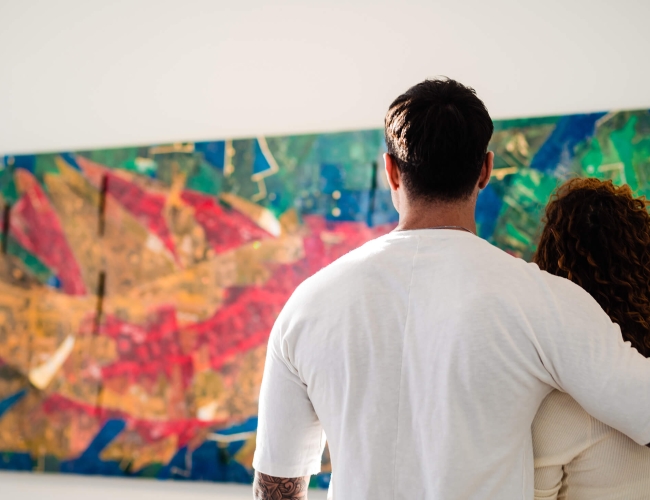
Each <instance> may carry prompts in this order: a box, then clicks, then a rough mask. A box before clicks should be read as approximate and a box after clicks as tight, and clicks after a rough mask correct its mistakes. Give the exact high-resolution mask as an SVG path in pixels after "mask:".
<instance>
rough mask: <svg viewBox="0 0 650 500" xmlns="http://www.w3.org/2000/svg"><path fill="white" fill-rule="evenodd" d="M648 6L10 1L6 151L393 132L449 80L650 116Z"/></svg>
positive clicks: (601, 1)
mask: <svg viewBox="0 0 650 500" xmlns="http://www.w3.org/2000/svg"><path fill="white" fill-rule="evenodd" d="M649 19H650V1H648V0H617V1H616V2H612V1H610V0H538V1H536V2H532V1H527V0H492V1H487V0H465V1H459V0H447V1H444V2H442V1H436V0H430V1H427V2H423V1H416V0H402V1H399V2H398V1H393V2H386V1H382V0H373V1H370V0H347V1H344V0H311V1H310V0H295V1H290V0H278V1H274V2H270V1H262V0H230V1H228V2H225V1H222V0H178V1H166V0H111V1H106V0H0V153H19V152H35V151H48V150H66V149H79V148H88V147H99V146H120V145H128V144H148V143H156V142H169V141H178V140H198V139H210V138H212V139H217V138H225V137H241V136H251V135H257V134H285V133H301V132H309V131H330V130H346V129H354V128H369V127H380V126H381V125H382V120H383V115H384V112H385V110H386V108H387V107H388V105H389V103H390V102H391V100H392V99H393V98H394V97H396V96H397V95H398V94H400V93H401V92H402V91H404V90H406V88H408V87H409V86H411V85H412V84H414V83H416V82H418V81H420V80H422V79H424V78H426V77H432V76H436V75H448V76H450V77H454V78H456V79H458V80H461V81H462V82H464V83H466V84H469V85H471V86H473V87H475V88H476V90H477V91H478V93H479V95H480V96H481V97H482V98H483V99H484V100H485V102H486V104H487V105H488V108H489V109H490V111H491V113H492V115H493V116H494V117H496V118H499V117H516V116H530V115H547V114H557V113H567V112H576V111H594V110H605V109H621V108H640V107H650V87H649V86H648V83H649V82H650V64H648V58H649V56H650V28H649V27H648V20H649Z"/></svg>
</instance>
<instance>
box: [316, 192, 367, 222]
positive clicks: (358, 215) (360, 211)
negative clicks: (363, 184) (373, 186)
mask: <svg viewBox="0 0 650 500" xmlns="http://www.w3.org/2000/svg"><path fill="white" fill-rule="evenodd" d="M340 193H341V197H340V198H339V199H338V200H336V205H335V206H333V208H332V209H331V210H329V211H328V212H327V213H326V214H325V219H326V220H328V221H356V222H366V221H367V217H368V212H369V209H370V191H351V190H341V191H340ZM336 209H338V211H336Z"/></svg>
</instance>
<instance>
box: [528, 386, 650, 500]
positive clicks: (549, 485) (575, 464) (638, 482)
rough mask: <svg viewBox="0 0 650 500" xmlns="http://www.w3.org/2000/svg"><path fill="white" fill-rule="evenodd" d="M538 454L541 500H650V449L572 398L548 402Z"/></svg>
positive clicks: (538, 425) (538, 429) (556, 396)
mask: <svg viewBox="0 0 650 500" xmlns="http://www.w3.org/2000/svg"><path fill="white" fill-rule="evenodd" d="M603 404H607V402H606V401H603ZM533 448H534V452H535V499H536V500H537V499H539V500H541V499H544V500H548V499H549V498H551V499H556V498H558V499H560V498H561V499H566V500H603V499H608V500H613V499H621V500H623V499H624V500H634V499H639V500H642V499H643V500H648V499H650V448H647V447H644V446H640V445H638V444H636V443H635V442H634V441H632V440H631V439H630V438H628V437H627V436H625V435H624V434H621V433H620V432H618V431H617V430H614V429H612V428H611V427H609V426H607V425H605V424H603V423H602V422H600V421H598V420H596V419H595V418H593V417H592V416H591V415H589V414H588V413H587V412H586V411H585V410H583V409H582V407H581V406H580V405H579V404H578V403H577V402H576V401H575V400H574V399H573V398H572V397H571V396H569V395H568V394H565V393H563V392H560V391H553V392H551V394H549V395H548V396H547V397H546V399H545V400H544V401H543V402H542V405H541V406H540V408H539V411H538V412H537V416H536V417H535V421H534V422H533Z"/></svg>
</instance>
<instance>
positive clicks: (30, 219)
mask: <svg viewBox="0 0 650 500" xmlns="http://www.w3.org/2000/svg"><path fill="white" fill-rule="evenodd" d="M16 177H17V183H18V184H19V185H20V187H21V189H22V190H23V194H22V196H21V198H20V199H19V200H18V202H17V203H16V204H15V205H14V206H13V208H12V210H11V221H10V231H11V235H12V236H13V237H14V238H15V239H16V241H18V243H20V245H22V246H23V247H24V248H25V249H26V250H27V251H28V252H30V253H32V254H34V255H35V256H36V257H38V258H39V259H40V260H41V262H43V263H44V264H45V265H46V266H47V267H49V268H50V269H51V270H52V271H53V272H54V274H55V275H56V276H57V277H58V278H59V280H60V281H61V288H62V289H63V291H64V292H65V293H67V294H69V295H84V294H85V293H86V286H85V285H84V282H83V278H82V277H81V269H80V268H79V265H78V264H77V261H76V259H75V256H74V253H73V252H72V250H71V249H70V247H69V246H68V242H67V240H66V237H65V234H64V232H63V229H62V227H61V223H60V222H59V217H58V215H57V213H56V211H55V210H54V209H53V208H52V205H50V201H49V200H48V198H47V196H46V195H45V193H44V192H43V189H42V188H41V186H40V184H39V183H38V181H37V180H36V179H35V178H34V176H33V175H32V174H31V173H30V172H28V171H27V170H23V169H18V170H17V171H16Z"/></svg>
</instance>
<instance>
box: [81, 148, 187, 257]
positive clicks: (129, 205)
mask: <svg viewBox="0 0 650 500" xmlns="http://www.w3.org/2000/svg"><path fill="white" fill-rule="evenodd" d="M77 163H78V164H79V166H80V167H81V169H82V170H83V171H84V174H85V176H86V177H87V178H88V180H89V181H90V182H91V183H92V184H93V185H94V186H95V187H96V188H98V189H99V188H100V187H101V185H102V178H104V177H106V178H107V190H106V195H107V196H112V197H113V198H115V200H117V202H118V203H119V204H120V205H122V206H123V207H124V208H125V209H126V210H127V211H128V212H129V213H131V214H132V215H133V216H134V217H135V218H136V219H137V220H138V222H140V223H141V224H142V225H143V226H145V227H146V228H147V229H149V230H150V231H151V232H152V233H153V234H155V235H156V236H157V237H158V238H160V240H161V241H162V242H163V244H164V245H165V247H166V248H167V249H168V250H169V251H170V252H171V254H172V255H173V256H174V258H177V255H176V247H175V245H174V240H173V238H172V235H171V232H170V231H169V228H168V227H167V221H166V220H165V216H164V208H165V196H164V195H162V194H158V193H152V192H150V191H147V190H146V189H144V188H142V187H140V186H138V185H137V184H135V183H133V182H130V181H128V180H126V179H124V178H123V177H122V176H120V175H117V174H115V173H113V172H112V171H111V170H110V169H108V168H107V167H105V166H103V165H100V164H99V163H95V162H92V161H90V160H88V159H86V158H84V157H82V156H78V157H77Z"/></svg>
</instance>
